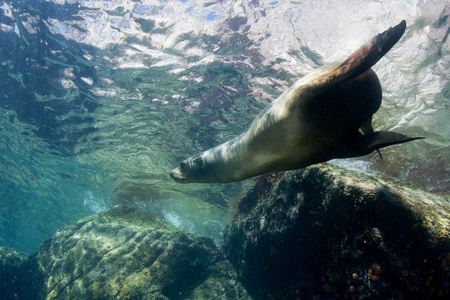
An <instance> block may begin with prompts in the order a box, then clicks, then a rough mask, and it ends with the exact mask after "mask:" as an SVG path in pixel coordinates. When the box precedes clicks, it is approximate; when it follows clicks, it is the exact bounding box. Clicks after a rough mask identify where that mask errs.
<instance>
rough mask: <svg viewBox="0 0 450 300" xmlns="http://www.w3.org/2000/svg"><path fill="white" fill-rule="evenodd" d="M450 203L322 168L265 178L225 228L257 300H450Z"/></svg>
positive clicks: (242, 275) (228, 246) (232, 255)
mask: <svg viewBox="0 0 450 300" xmlns="http://www.w3.org/2000/svg"><path fill="white" fill-rule="evenodd" d="M449 228H450V203H449V199H448V196H442V195H435V194H431V193H428V192H425V191H422V190H418V189H415V188H412V187H408V186H402V185H400V184H396V183H392V182H387V181H383V180H380V179H378V178H376V177H371V176H367V175H362V174H359V173H354V172H350V171H345V170H343V169H339V168H337V167H333V166H330V165H316V166H312V167H309V168H305V169H303V170H298V171H292V172H287V173H285V175H284V176H282V177H281V176H280V175H278V177H277V176H274V175H269V176H263V177H260V178H259V179H258V180H257V182H256V184H255V187H254V188H253V189H252V190H251V191H249V192H248V193H247V195H246V196H245V197H244V198H243V199H242V200H241V201H240V203H239V204H238V208H237V211H236V212H235V215H234V217H233V220H232V222H231V223H230V224H228V225H227V227H226V230H225V243H226V250H227V252H228V254H229V259H230V261H231V262H232V263H233V264H234V266H235V267H236V268H237V270H238V274H239V277H240V279H241V282H242V283H243V284H244V286H245V287H246V288H247V291H249V293H250V294H251V295H252V296H254V297H255V298H257V299H300V298H301V299H328V298H330V297H331V298H339V299H343V298H349V299H352V298H353V299H391V298H394V299H429V298H438V299H441V298H442V299H444V298H445V299H448V297H449V295H450V292H449V291H450V272H449V265H450V238H449V236H450V233H449Z"/></svg>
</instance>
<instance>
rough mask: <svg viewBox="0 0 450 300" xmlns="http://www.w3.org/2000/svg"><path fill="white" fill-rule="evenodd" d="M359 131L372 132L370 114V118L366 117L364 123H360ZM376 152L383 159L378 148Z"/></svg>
mask: <svg viewBox="0 0 450 300" xmlns="http://www.w3.org/2000/svg"><path fill="white" fill-rule="evenodd" d="M359 131H360V132H361V133H362V134H372V133H373V132H374V130H373V127H372V116H370V118H368V119H367V120H366V121H365V122H364V123H362V125H361V128H360V129H359ZM377 153H378V156H379V157H380V159H383V156H382V155H381V152H380V149H377Z"/></svg>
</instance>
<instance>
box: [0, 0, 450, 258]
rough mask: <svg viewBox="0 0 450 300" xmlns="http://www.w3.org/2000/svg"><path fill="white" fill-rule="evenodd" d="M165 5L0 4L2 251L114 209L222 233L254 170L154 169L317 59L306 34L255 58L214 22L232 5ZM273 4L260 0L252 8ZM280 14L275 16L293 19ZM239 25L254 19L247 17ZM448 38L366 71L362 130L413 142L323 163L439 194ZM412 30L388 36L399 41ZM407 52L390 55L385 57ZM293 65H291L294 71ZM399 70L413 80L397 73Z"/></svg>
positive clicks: (226, 135) (244, 117)
mask: <svg viewBox="0 0 450 300" xmlns="http://www.w3.org/2000/svg"><path fill="white" fill-rule="evenodd" d="M55 2H56V1H55ZM108 2H111V1H108ZM173 2H174V3H175V2H176V5H175V4H173V3H172V4H171V2H170V1H169V2H168V3H167V4H164V3H160V4H159V5H150V4H149V5H145V3H143V4H142V5H138V4H136V6H133V5H134V4H133V2H132V1H130V2H129V3H128V4H127V5H128V6H126V5H125V6H121V5H122V4H121V3H122V2H120V3H119V2H117V3H115V2H114V1H112V2H111V6H108V5H109V4H108V5H106V4H105V5H106V6H105V7H107V8H105V7H102V6H101V5H102V4H101V2H99V1H92V2H91V1H80V4H81V6H77V5H76V4H65V5H60V4H54V3H53V2H37V1H31V0H30V1H22V2H20V3H15V2H14V3H12V4H11V3H3V4H2V5H1V6H0V7H1V10H0V23H1V25H2V27H1V30H0V68H1V72H0V180H1V181H0V245H1V246H6V247H11V248H15V249H18V250H21V251H24V252H26V253H29V254H32V253H34V252H35V251H36V250H37V249H38V247H39V246H40V245H41V243H42V242H43V241H44V240H45V239H47V238H49V237H51V236H52V235H53V234H54V233H55V232H56V230H57V229H58V228H60V227H61V226H63V225H67V224H70V223H72V222H74V221H76V220H79V219H81V218H82V217H84V216H87V215H89V214H93V213H98V212H101V211H105V210H108V209H110V208H111V207H114V206H120V205H125V206H133V207H136V208H137V209H139V210H142V211H146V212H148V213H151V214H155V215H158V216H160V217H163V218H165V219H167V220H169V222H171V223H172V224H174V225H176V226H178V227H180V228H183V229H186V230H190V231H194V232H197V233H200V234H203V235H207V236H210V237H213V238H214V239H215V240H216V241H218V242H220V241H221V239H222V229H223V226H224V224H225V223H226V222H227V221H228V219H229V214H230V211H232V210H233V204H234V203H235V202H236V200H237V199H239V197H240V196H241V195H242V194H243V193H245V191H246V189H247V188H248V187H249V186H251V184H252V182H253V180H252V179H250V180H247V181H244V182H240V183H234V184H226V185H220V184H216V185H180V184H177V183H175V182H173V181H172V180H171V178H170V177H169V175H168V173H169V171H170V170H171V169H172V168H174V167H175V166H176V165H177V164H178V163H179V161H181V160H182V159H185V158H187V157H189V156H191V155H193V154H195V153H197V152H201V151H204V150H207V149H209V148H210V147H213V146H216V145H217V144H219V143H222V142H224V141H227V140H228V139H230V138H232V137H234V136H236V135H238V134H239V133H241V132H242V131H243V130H244V129H245V128H246V127H247V125H248V124H249V123H250V122H251V120H252V119H253V118H254V117H255V116H256V115H257V114H258V112H259V111H260V110H261V109H262V108H263V107H265V105H267V104H268V103H269V102H270V101H271V100H273V99H274V98H276V96H277V95H279V94H280V92H281V91H283V90H284V89H285V88H286V86H289V84H290V83H292V82H293V81H294V80H295V79H296V78H297V77H298V76H301V75H302V74H304V73H307V71H308V70H311V69H313V68H315V67H317V65H316V63H318V62H320V61H321V60H325V59H323V56H324V55H325V54H326V53H315V52H314V51H313V50H311V49H312V47H313V46H314V43H311V45H309V46H308V45H305V46H302V47H299V49H302V51H303V52H305V53H301V52H300V51H297V50H296V51H285V52H280V51H281V50H279V49H277V50H276V51H278V52H276V51H275V50H274V51H273V52H274V53H275V52H276V53H278V54H277V55H278V57H276V59H275V60H270V59H269V58H268V56H267V55H266V54H264V49H263V48H264V38H262V37H261V38H256V37H254V36H251V31H250V34H247V33H246V34H244V33H243V32H242V30H244V31H245V30H246V29H244V28H242V29H239V28H240V27H239V26H240V25H239V24H241V23H240V22H243V20H244V18H242V17H238V18H236V19H233V20H235V22H234V23H233V24H234V25H233V26H231V25H230V26H231V27H232V28H233V30H228V31H226V33H227V34H223V33H222V32H221V31H220V30H219V29H220V28H222V29H223V28H225V27H224V25H223V24H222V23H220V22H228V21H226V20H227V18H230V17H234V16H235V14H238V12H237V11H233V12H232V13H230V15H229V16H227V15H226V13H227V12H228V11H232V10H231V9H230V8H229V7H226V6H220V5H216V4H212V3H209V4H207V5H206V4H205V6H204V8H202V7H201V6H193V4H192V3H191V1H173ZM164 5H166V6H164ZM171 5H173V6H175V7H178V6H179V5H185V6H186V7H185V8H183V7H180V11H182V12H183V13H184V14H186V15H184V16H187V18H185V19H180V20H179V22H174V23H170V24H169V23H167V22H168V21H167V20H171V19H173V18H171V17H170V16H173V14H175V13H176V11H175V8H173V7H172V6H171ZM261 5H262V4H261ZM280 6H281V3H280V2H278V1H271V2H270V3H269V2H268V3H267V4H266V6H265V8H264V9H265V14H269V13H271V12H272V13H276V10H277V9H281V8H280ZM13 7H14V8H15V10H11V8H13ZM200 9H204V10H203V11H199V10H200ZM258 9H262V8H261V7H259V8H258ZM255 10H256V8H255ZM129 13H131V17H130V15H129ZM221 14H222V15H221ZM223 14H225V15H223ZM437 14H439V12H437ZM288 15H289V18H288ZM291 15H292V11H290V13H289V14H288V12H286V14H281V15H279V16H278V17H279V18H282V19H283V18H286V19H289V20H290V21H289V22H293V21H292V20H298V19H296V18H293V17H292V16H291ZM190 18H191V19H190ZM239 18H240V19H239ZM261 18H262V17H261ZM186 19H187V20H195V22H200V23H199V24H200V25H201V26H200V25H198V24H197V23H195V22H194V21H186V22H188V23H189V22H192V24H191V25H189V26H192V28H190V29H191V31H183V30H184V29H185V28H186V27H189V26H187V25H184V23H182V22H185V21H184V20H186ZM18 20H20V22H19V21H18ZM283 20H284V19H283ZM439 20H440V21H439V22H434V21H423V22H422V23H420V22H416V23H414V24H415V25H414V26H415V27H414V26H413V29H411V30H412V31H411V32H410V33H409V35H408V34H407V37H408V36H409V37H411V36H414V34H413V33H414V32H416V31H417V32H420V33H422V32H423V31H425V29H426V28H431V30H437V31H438V30H441V31H442V30H444V31H445V29H446V26H447V27H448V24H447V23H448V21H447V18H445V17H440V18H439ZM165 22H166V23H165ZM201 22H205V23H201ZM298 22H299V23H298V24H300V25H301V22H300V21H298ZM427 22H428V23H427ZM394 23H395V22H393V23H392V24H394ZM178 24H181V25H178ZM189 24H190V23H189ZM220 24H222V25H220ZM230 24H231V23H230ZM392 24H390V25H392ZM300 25H295V26H300ZM208 26H209V27H208ZM252 26H254V27H252V28H258V27H257V26H258V24H257V23H255V24H253V25H252ZM274 27H276V26H275V25H274V26H273V27H271V28H274ZM199 28H201V29H199ZM218 28H219V29H218ZM424 28H425V29H424ZM269 29H270V28H269ZM269 29H267V30H269ZM294 29H295V28H294ZM383 29H384V28H383ZM237 30H241V31H240V32H237ZM256 30H257V29H255V31H256ZM325 30H331V29H330V28H325V29H323V31H325ZM414 30H415V31H414ZM293 31H295V30H293ZM316 31H317V30H316ZM296 32H297V33H296V34H299V35H301V34H303V33H302V32H300V33H299V32H298V31H296ZM263 36H264V37H266V38H268V39H269V38H273V36H274V34H264V35H263ZM447 37H448V33H447V35H446V36H445V37H444V40H442V41H441V42H442V43H441V44H439V43H435V42H430V44H431V46H430V48H429V49H428V50H429V52H426V51H425V53H424V54H423V53H422V54H423V55H422V56H421V57H413V59H415V60H419V59H420V60H421V61H423V62H422V63H420V64H418V65H419V67H420V68H419V67H418V68H417V69H414V70H413V71H412V72H410V70H408V69H407V67H405V66H404V63H405V62H402V63H403V66H402V67H403V68H405V69H406V70H401V71H402V72H404V73H401V74H396V73H395V72H394V71H392V69H395V70H398V69H399V68H394V67H392V65H389V64H388V63H386V64H384V63H383V62H381V63H380V65H379V66H378V68H379V71H380V72H379V73H380V74H381V75H380V78H381V79H382V84H383V85H384V86H385V87H386V88H385V102H384V106H383V107H382V108H381V109H380V112H379V114H378V115H376V117H375V120H374V121H375V123H376V126H375V127H376V128H378V129H385V130H389V129H392V128H400V131H401V132H402V133H406V134H409V135H412V136H426V137H427V141H426V142H420V143H416V144H412V143H411V144H408V145H405V146H404V147H401V148H392V149H386V150H383V156H384V157H385V159H384V160H383V161H380V160H378V158H377V156H376V155H372V156H369V157H366V158H364V159H362V160H360V159H359V160H351V161H347V160H344V161H339V162H336V163H338V164H340V165H342V166H343V167H347V168H351V169H355V170H357V171H362V172H366V173H370V174H375V175H378V176H385V177H386V178H391V179H395V180H398V181H406V182H408V183H413V184H417V185H419V186H422V187H425V188H427V189H430V190H437V191H446V192H448V191H449V189H450V188H449V184H450V183H449V180H448V174H449V167H448V164H449V155H450V150H449V149H450V148H449V143H448V138H449V136H450V135H449V134H450V129H449V128H448V125H446V124H447V123H446V121H445V120H446V118H447V117H448V100H449V92H448V91H449V87H450V85H449V84H448V74H446V73H443V74H440V73H439V72H441V73H442V69H444V70H445V66H447V65H448V64H449V63H448V51H449V50H448V47H447V46H445V45H447V44H448V41H447ZM301 38H303V36H301ZM301 38H300V37H297V38H296V40H297V41H300V40H301ZM307 38H308V37H307V36H305V37H304V39H307ZM430 39H431V38H430ZM277 41H278V42H280V41H279V39H278V40H277ZM314 41H315V40H314ZM317 41H319V42H320V41H322V39H319V38H317ZM414 41H415V40H413V39H412V38H409V39H407V40H406V42H405V43H401V44H400V45H401V46H402V47H404V48H406V49H409V48H408V47H410V48H414V45H413V46H411V45H410V44H411V43H412V44H414ZM280 43H281V42H280ZM408 43H410V44H408ZM273 46H276V45H275V44H273ZM293 47H294V46H293ZM333 47H334V45H330V46H329V47H328V45H326V47H325V46H320V47H319V46H317V48H318V49H322V48H323V49H328V48H330V49H331V50H333ZM433 47H434V48H433ZM305 49H306V50H305ZM414 49H415V48H414ZM331 50H330V51H331ZM415 51H416V50H415ZM400 52H401V53H400ZM406 52H408V51H399V53H397V52H395V51H394V54H393V56H391V57H390V58H388V59H386V60H387V61H388V62H389V61H390V60H395V58H396V57H402V54H403V57H404V56H407V55H406V54H408V53H406ZM416 52H417V51H416ZM263 54H264V55H266V56H264V55H263ZM288 54H289V55H288ZM343 54H344V55H345V54H346V52H345V51H344V53H343ZM274 55H275V54H274ZM308 57H312V58H313V59H308ZM404 59H405V61H407V59H408V57H407V58H404ZM292 61H294V62H295V64H294V63H292ZM410 62H411V59H410ZM293 65H294V66H296V67H297V66H298V67H299V69H300V70H294V71H295V72H294V71H293V70H292V68H293V67H292V66H293ZM439 66H440V67H441V69H439ZM400 69H401V68H400ZM390 71H391V73H392V74H393V75H394V77H395V78H394V79H393V78H391V77H389V74H390V73H389V72H390ZM377 72H378V70H377ZM294 73H295V74H294ZM383 74H385V75H383ZM386 74H388V75H386ZM404 74H418V75H417V77H415V78H413V79H410V78H409V77H407V76H406V75H404ZM431 74H434V75H433V76H440V77H439V78H441V80H440V82H439V83H436V86H434V85H433V84H428V85H427V84H426V82H432V83H435V82H436V80H432V79H433V78H432V79H430V76H432V75H431ZM436 74H437V75H436ZM400 75H401V76H400ZM399 78H400V79H401V81H402V83H401V84H398V82H399V80H400V79H399ZM408 80H410V81H412V83H411V85H407V84H406V83H405V82H407V81H408ZM422 80H423V81H422ZM403 81H405V82H403ZM423 82H425V83H423ZM445 82H447V84H445ZM399 95H400V96H399ZM411 99H412V100H411ZM413 100H417V102H414V101H413ZM411 111H413V112H414V113H412V114H411ZM408 122H409V123H408ZM387 162H388V163H387Z"/></svg>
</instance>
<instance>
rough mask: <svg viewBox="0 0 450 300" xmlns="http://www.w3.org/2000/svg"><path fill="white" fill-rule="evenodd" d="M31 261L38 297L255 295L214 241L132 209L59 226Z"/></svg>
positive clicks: (173, 297)
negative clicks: (238, 278) (243, 285)
mask: <svg viewBox="0 0 450 300" xmlns="http://www.w3.org/2000/svg"><path fill="white" fill-rule="evenodd" d="M29 265H30V266H33V265H34V266H35V267H36V270H35V272H34V275H33V280H32V282H33V286H34V288H31V289H37V290H38V298H40V299H251V298H250V297H249V296H248V295H247V293H246V291H245V290H244V289H243V287H242V286H241V285H240V283H239V282H238V281H237V280H236V277H237V276H236V273H235V271H234V269H233V267H232V266H231V264H230V263H229V262H228V261H226V260H225V259H224V253H223V251H222V250H221V249H220V248H219V247H217V246H216V244H214V242H213V241H212V239H210V238H205V237H200V236H197V235H195V234H192V233H188V232H185V231H181V230H179V229H177V228H175V227H174V226H172V225H170V224H169V223H167V222H166V221H164V220H162V219H160V218H157V217H154V216H151V215H148V214H145V213H142V212H135V211H133V210H131V209H114V210H112V211H109V212H106V213H103V214H99V215H93V216H90V217H87V218H85V219H82V220H80V221H78V222H76V223H74V224H73V225H70V226H67V227H64V228H61V229H60V230H59V231H58V232H57V233H56V234H55V235H54V236H53V237H52V238H51V239H50V240H48V241H47V242H45V243H44V244H43V245H42V247H41V248H40V250H39V251H38V252H37V253H36V254H35V255H34V256H33V257H31V258H30V260H29ZM31 269H33V267H31Z"/></svg>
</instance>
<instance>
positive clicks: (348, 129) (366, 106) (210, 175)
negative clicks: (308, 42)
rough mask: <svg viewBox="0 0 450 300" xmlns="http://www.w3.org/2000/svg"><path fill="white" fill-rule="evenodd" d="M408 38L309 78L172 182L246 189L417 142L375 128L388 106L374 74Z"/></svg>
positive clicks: (390, 38) (184, 166) (395, 35)
mask: <svg viewBox="0 0 450 300" xmlns="http://www.w3.org/2000/svg"><path fill="white" fill-rule="evenodd" d="M404 30H405V23H404V21H403V22H402V23H400V24H399V25H397V26H396V27H395V28H390V29H389V30H388V31H386V32H384V33H383V34H380V35H378V36H377V37H375V38H374V39H373V40H372V42H371V43H370V44H367V45H365V46H363V47H362V48H361V49H359V50H358V51H357V52H355V53H354V54H353V55H352V56H350V58H348V59H347V60H346V61H345V62H343V63H337V64H331V65H328V66H326V67H322V68H319V69H317V70H316V71H314V72H312V73H310V74H308V75H306V76H304V77H303V78H301V79H300V80H298V81H297V82H296V83H295V84H294V85H293V86H292V87H291V88H289V89H288V90H287V91H286V92H284V93H283V94H282V95H281V96H280V97H279V98H278V99H277V100H275V101H274V102H273V103H271V104H270V105H269V106H267V107H266V108H265V109H264V110H263V111H262V112H261V113H260V114H259V115H258V116H257V117H256V118H255V120H254V121H253V122H252V124H251V125H250V127H249V128H248V130H247V131H245V132H244V133H242V134H241V135H240V136H238V137H237V138H235V139H232V140H230V141H228V142H226V143H224V144H222V145H219V146H217V147H215V148H212V149H210V150H207V151H205V152H203V153H202V154H200V155H198V156H193V157H191V158H189V159H187V160H185V161H184V162H182V163H181V165H180V167H178V168H176V169H174V170H172V172H171V176H172V178H173V179H175V180H176V181H178V182H182V183H186V182H232V181H239V180H242V179H245V178H249V177H253V176H256V175H259V174H264V173H267V172H273V171H282V170H292V169H299V168H303V167H306V166H309V165H312V164H314V163H319V162H323V161H327V160H329V159H333V158H344V157H354V156H360V155H365V154H368V153H370V152H372V151H374V150H377V149H379V148H381V147H384V146H388V145H393V144H398V143H403V142H407V141H410V140H413V139H412V138H409V137H406V136H404V135H401V134H397V133H394V132H377V133H373V129H372V127H371V120H372V115H373V114H374V113H375V112H376V111H377V110H378V108H379V107H380V105H381V98H382V95H381V94H382V92H381V85H380V82H379V80H378V77H377V76H376V74H375V72H373V70H372V69H371V66H372V65H373V64H375V62H376V61H378V60H379V59H380V58H381V57H382V56H383V55H384V54H385V53H386V52H387V51H388V50H389V49H390V48H391V47H392V46H393V45H394V44H395V43H396V42H397V41H398V39H399V38H400V37H401V36H402V34H403V32H404ZM363 134H364V135H363Z"/></svg>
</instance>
